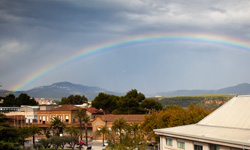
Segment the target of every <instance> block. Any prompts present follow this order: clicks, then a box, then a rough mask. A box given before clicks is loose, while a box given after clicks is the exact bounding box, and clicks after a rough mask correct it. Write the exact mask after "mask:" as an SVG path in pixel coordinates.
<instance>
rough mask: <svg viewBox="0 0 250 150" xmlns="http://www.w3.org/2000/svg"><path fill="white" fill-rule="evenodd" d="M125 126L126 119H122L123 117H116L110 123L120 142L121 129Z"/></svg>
mask: <svg viewBox="0 0 250 150" xmlns="http://www.w3.org/2000/svg"><path fill="white" fill-rule="evenodd" d="M126 127H127V123H126V120H124V119H123V118H118V119H117V120H115V121H114V122H113V124H112V130H113V131H115V132H118V134H119V139H120V143H122V134H123V133H122V130H123V129H125V128H126Z"/></svg>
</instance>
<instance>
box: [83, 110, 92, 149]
mask: <svg viewBox="0 0 250 150" xmlns="http://www.w3.org/2000/svg"><path fill="white" fill-rule="evenodd" d="M82 120H83V121H84V125H85V136H86V137H85V138H86V145H87V146H88V122H89V121H90V116H89V115H87V114H85V116H84V117H83V119H82Z"/></svg>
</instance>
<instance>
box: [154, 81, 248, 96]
mask: <svg viewBox="0 0 250 150" xmlns="http://www.w3.org/2000/svg"><path fill="white" fill-rule="evenodd" d="M202 94H238V95H249V94H250V84H248V83H242V84H238V85H236V86H232V87H227V88H223V89H219V90H177V91H171V92H159V93H156V94H155V95H157V96H192V95H202Z"/></svg>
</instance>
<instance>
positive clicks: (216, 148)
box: [210, 144, 220, 150]
mask: <svg viewBox="0 0 250 150" xmlns="http://www.w3.org/2000/svg"><path fill="white" fill-rule="evenodd" d="M210 150H220V146H218V145H213V144H211V145H210Z"/></svg>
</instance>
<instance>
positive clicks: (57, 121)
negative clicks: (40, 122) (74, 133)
mask: <svg viewBox="0 0 250 150" xmlns="http://www.w3.org/2000/svg"><path fill="white" fill-rule="evenodd" d="M65 127H66V126H65V123H64V122H62V121H61V119H60V118H59V117H58V116H57V117H53V118H52V121H51V124H50V128H52V129H56V136H59V129H60V128H61V129H63V128H65Z"/></svg>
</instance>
